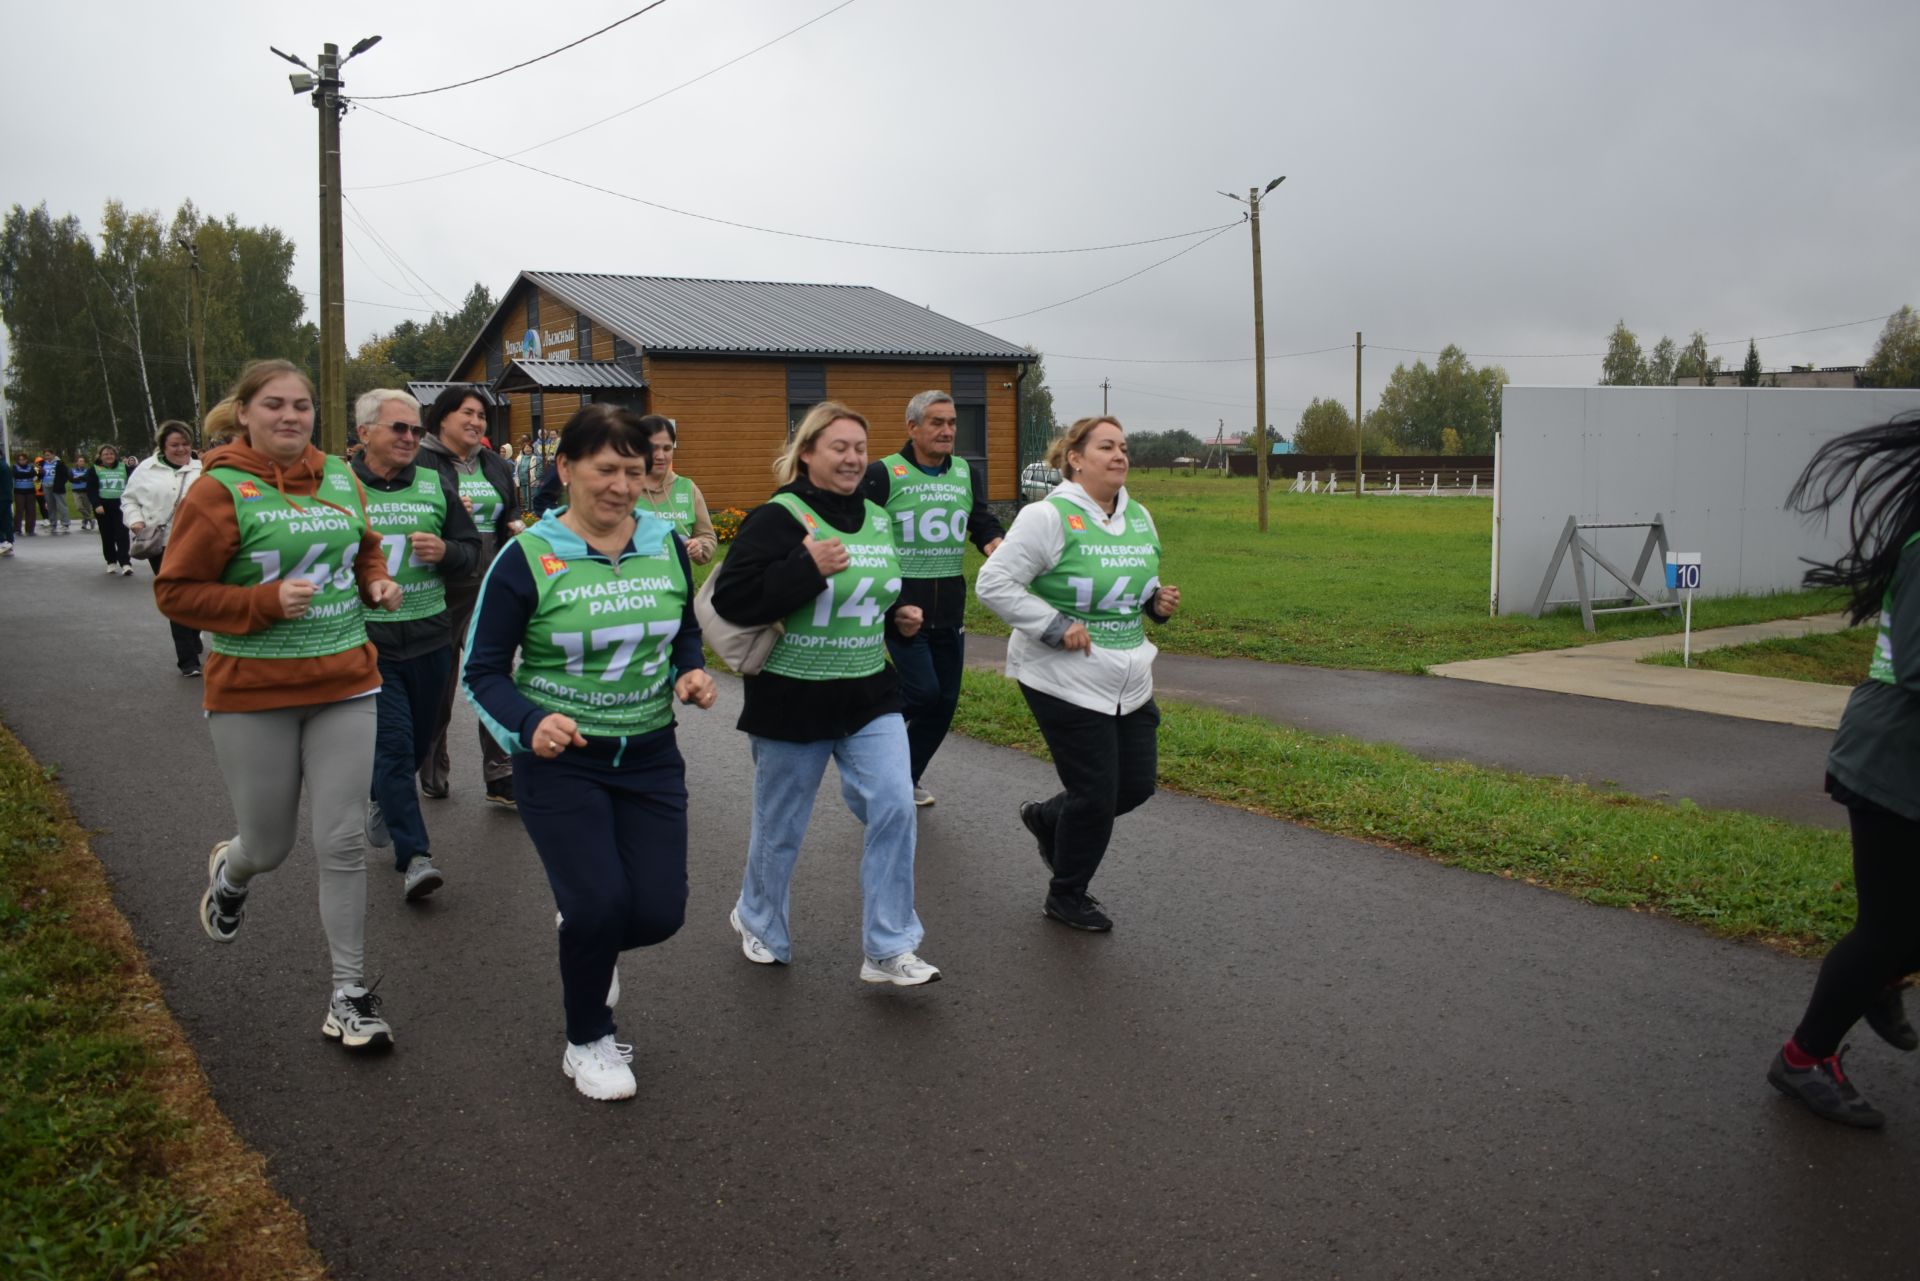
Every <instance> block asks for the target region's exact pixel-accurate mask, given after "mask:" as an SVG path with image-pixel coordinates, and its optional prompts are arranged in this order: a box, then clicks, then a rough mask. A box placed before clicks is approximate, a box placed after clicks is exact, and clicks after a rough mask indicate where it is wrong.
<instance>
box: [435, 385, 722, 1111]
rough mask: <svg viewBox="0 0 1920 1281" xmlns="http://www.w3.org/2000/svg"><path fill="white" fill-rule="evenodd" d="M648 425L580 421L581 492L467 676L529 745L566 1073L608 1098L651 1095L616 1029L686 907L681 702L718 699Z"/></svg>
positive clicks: (494, 613)
mask: <svg viewBox="0 0 1920 1281" xmlns="http://www.w3.org/2000/svg"><path fill="white" fill-rule="evenodd" d="M649 434H650V433H648V432H647V431H646V429H645V428H643V427H642V426H641V425H640V421H639V419H638V418H637V417H636V416H635V415H634V414H632V413H630V412H628V411H627V410H624V409H620V408H618V407H616V406H612V405H589V406H587V407H586V408H585V409H582V410H581V411H580V412H579V413H577V414H575V415H574V416H573V418H572V420H571V421H569V422H568V423H567V426H566V429H565V430H564V431H563V432H562V433H561V436H560V445H559V450H558V454H557V457H556V459H555V466H556V467H557V468H558V469H559V470H560V471H562V472H563V473H565V474H566V475H567V477H568V482H569V486H570V491H569V492H570V497H571V499H572V501H571V503H570V504H569V505H568V506H566V507H563V508H561V509H560V510H558V511H555V512H553V513H551V514H550V515H548V516H547V517H545V518H544V519H543V520H541V521H540V522H539V523H538V524H537V525H535V526H534V527H533V528H531V529H528V530H525V531H524V532H522V533H520V534H518V535H517V536H515V537H514V538H513V539H512V540H511V541H510V542H509V543H508V544H507V545H506V547H504V548H503V549H502V550H501V552H500V554H499V556H498V557H496V558H495V559H494V562H493V566H492V568H490V569H489V570H488V571H487V577H486V580H485V581H484V582H483V583H482V584H481V587H480V596H479V600H478V601H477V602H476V603H475V606H474V614H473V627H472V630H471V632H469V634H468V639H467V661H466V667H465V670H464V674H463V680H464V684H465V686H466V690H467V697H468V698H469V699H470V700H472V702H473V704H474V706H475V707H476V708H477V709H478V710H479V713H480V718H481V723H482V724H483V725H484V726H485V727H486V728H487V730H488V731H489V732H490V733H492V734H493V736H494V737H495V738H496V739H498V740H499V742H500V745H501V746H502V747H504V748H506V749H507V751H509V752H510V753H512V755H513V778H514V784H515V788H514V790H515V794H516V796H517V797H518V799H519V811H520V819H521V821H522V822H523V823H525V824H526V828H527V835H529V836H531V837H532V838H533V845H534V849H535V850H536V851H537V852H538V853H539V855H540V861H541V862H542V863H543V864H544V865H545V866H546V871H547V881H548V883H549V884H550V885H551V886H552V887H553V897H554V901H555V905H556V906H558V907H559V909H560V922H559V923H560V983H561V989H562V994H563V999H564V1001H565V1004H566V1013H567V1048H566V1052H565V1054H564V1055H563V1057H562V1059H561V1069H562V1071H564V1072H565V1073H566V1075H567V1076H569V1077H571V1078H572V1079H573V1081H574V1085H575V1087H576V1088H577V1089H578V1090H579V1091H580V1092H581V1093H582V1094H584V1095H586V1096H587V1097H588V1098H592V1099H624V1098H631V1097H633V1094H634V1089H635V1082H634V1078H633V1071H632V1069H631V1068H630V1067H628V1066H627V1061H628V1059H629V1058H631V1056H632V1052H633V1050H632V1047H631V1046H626V1045H621V1044H619V1043H618V1042H616V1041H615V1040H614V1031H615V1027H614V1019H613V1008H612V1007H613V1004H614V1002H615V1001H616V1000H617V999H618V992H619V975H618V971H617V969H616V968H615V967H616V965H617V963H618V961H619V956H620V953H621V952H622V951H624V950H626V949H628V948H636V947H647V946H650V945H652V944H655V943H662V942H665V941H666V940H667V939H669V938H671V937H673V935H674V934H675V933H676V932H678V931H679V929H680V926H681V924H682V923H683V922H684V920H685V918H686V907H687V783H686V763H685V761H683V760H682V759H681V756H680V748H679V746H678V745H677V744H676V742H675V740H674V723H673V704H674V703H675V702H681V703H693V704H696V705H698V706H700V707H710V706H712V705H713V700H714V685H713V678H712V677H710V676H708V675H707V673H706V670H705V667H706V663H705V659H704V658H703V657H702V654H701V648H700V627H699V624H698V623H697V622H696V621H695V620H694V614H693V567H692V565H691V563H690V562H689V561H688V559H687V548H686V544H685V543H684V542H682V541H681V539H680V537H679V535H677V534H676V533H674V531H673V526H672V525H671V524H669V523H668V522H666V521H664V520H661V519H660V518H659V517H657V516H653V515H651V514H648V513H643V512H640V511H638V510H636V504H638V503H639V502H640V497H641V492H640V490H641V486H642V485H643V484H644V482H645V479H646V475H647V473H648V472H649V471H650V470H651V469H652V457H653V455H652V451H651V448H650V445H649V441H648V436H649ZM516 653H517V654H518V655H519V658H520V661H519V663H518V664H517V665H516V664H515V662H514V656H515V654H516Z"/></svg>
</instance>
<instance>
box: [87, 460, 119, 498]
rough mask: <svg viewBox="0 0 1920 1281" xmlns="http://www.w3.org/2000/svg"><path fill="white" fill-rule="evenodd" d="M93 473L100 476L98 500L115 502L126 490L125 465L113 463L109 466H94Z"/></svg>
mask: <svg viewBox="0 0 1920 1281" xmlns="http://www.w3.org/2000/svg"><path fill="white" fill-rule="evenodd" d="M93 474H94V475H96V476H98V477H99V478H100V501H102V502H108V503H111V502H117V501H119V498H120V495H122V494H124V493H126V492H127V465H126V464H125V463H115V464H114V465H113V466H111V467H95V468H94V469H93Z"/></svg>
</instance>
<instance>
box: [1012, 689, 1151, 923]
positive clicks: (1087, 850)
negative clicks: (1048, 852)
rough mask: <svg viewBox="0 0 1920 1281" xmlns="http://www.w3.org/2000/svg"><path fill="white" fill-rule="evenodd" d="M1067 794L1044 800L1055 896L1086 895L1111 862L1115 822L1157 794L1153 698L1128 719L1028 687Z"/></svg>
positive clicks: (1026, 691) (1030, 703) (1029, 703)
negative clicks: (1050, 831) (1106, 862)
mask: <svg viewBox="0 0 1920 1281" xmlns="http://www.w3.org/2000/svg"><path fill="white" fill-rule="evenodd" d="M1020 692H1021V693H1022V694H1024V695H1026V697H1027V706H1028V707H1029V708H1031V709H1033V719H1034V720H1035V721H1037V722H1038V723H1039V725H1040V734H1041V737H1043V738H1045V739H1046V740H1047V751H1048V752H1050V753H1052V755H1053V768H1054V772H1055V773H1057V774H1058V775H1059V776H1060V783H1061V787H1062V789H1063V790H1062V791H1060V792H1058V793H1056V794H1055V795H1054V796H1052V797H1050V798H1049V799H1048V800H1046V801H1045V802H1043V803H1042V805H1041V807H1040V812H1041V818H1042V821H1043V822H1045V823H1047V824H1048V825H1050V826H1051V827H1052V828H1053V886H1052V892H1053V893H1055V894H1069V895H1071V894H1084V893H1085V892H1086V889H1087V885H1088V883H1089V882H1091V881H1092V880H1093V874H1094V873H1095V872H1097V871H1099V870H1100V860H1101V859H1103V858H1105V857H1106V854H1107V842H1108V841H1109V840H1111V839H1112V837H1113V820H1114V819H1115V818H1117V817H1119V816H1120V815H1122V814H1126V813H1128V812H1130V811H1132V810H1136V809H1138V808H1140V806H1142V805H1144V804H1145V803H1146V802H1147V799H1148V798H1149V797H1151V796H1152V795H1153V782H1154V774H1155V770H1156V769H1157V767H1158V765H1159V731H1160V709H1159V708H1158V707H1156V706H1154V703H1153V700H1152V699H1148V700H1147V701H1146V702H1145V703H1143V704H1142V705H1141V706H1139V707H1138V708H1136V709H1135V710H1133V711H1131V712H1128V713H1127V714H1126V715H1125V716H1120V715H1116V714H1114V713H1112V712H1090V711H1088V710H1087V709H1086V708H1084V707H1076V706H1075V705H1074V704H1072V703H1069V702H1067V701H1066V700H1065V699H1059V698H1055V697H1054V696H1053V695H1051V694H1043V693H1041V692H1040V691H1039V690H1037V689H1031V688H1029V687H1027V686H1025V685H1022V686H1021V687H1020Z"/></svg>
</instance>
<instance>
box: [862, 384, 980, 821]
mask: <svg viewBox="0 0 1920 1281" xmlns="http://www.w3.org/2000/svg"><path fill="white" fill-rule="evenodd" d="M959 426H960V416H959V411H958V410H956V409H955V408H954V403H953V397H952V396H949V395H948V394H947V393H946V392H944V391H923V392H921V393H920V394H919V395H918V396H915V397H914V398H913V399H912V400H910V401H908V402H907V440H906V443H905V444H903V445H902V446H901V447H900V452H899V453H897V454H891V455H889V456H887V457H885V458H882V459H880V460H879V461H878V462H874V463H869V464H868V466H867V475H866V479H865V480H864V481H863V482H862V483H861V487H860V492H861V494H862V495H863V496H864V497H865V498H866V499H868V500H869V501H870V502H874V503H877V504H879V505H880V506H882V507H884V508H886V509H887V515H888V516H889V517H891V518H892V520H893V542H894V546H895V548H897V549H898V551H899V553H900V570H901V580H902V581H901V588H900V604H902V605H918V606H919V607H920V608H921V610H922V611H923V612H924V613H925V615H926V623H925V625H924V626H922V627H921V628H920V631H919V632H918V634H916V635H915V636H913V637H911V638H910V639H903V638H902V637H901V636H900V635H899V633H898V632H897V631H895V630H894V628H893V627H892V625H891V623H889V625H888V627H887V652H888V653H889V654H890V655H891V656H892V658H893V663H894V666H895V667H897V668H899V669H900V694H901V702H902V704H903V706H902V709H901V710H902V712H903V713H904V714H905V716H906V721H907V749H908V752H909V754H910V755H911V757H912V766H913V803H914V804H915V805H931V804H933V793H931V792H929V791H927V789H926V788H924V787H922V786H921V785H920V778H921V775H922V774H923V773H924V772H925V771H926V768H927V763H928V762H929V761H931V760H932V759H933V754H934V753H935V752H937V751H939V750H940V744H941V742H942V741H944V740H945V739H946V737H947V728H948V727H949V726H950V725H952V724H953V711H954V708H955V707H957V706H958V705H959V702H960V677H961V673H962V671H963V670H964V668H965V666H966V612H967V578H966V575H965V573H963V572H962V567H963V565H964V562H965V557H966V544H967V540H968V539H969V538H971V539H972V540H973V545H974V546H975V547H978V548H979V549H980V553H981V555H983V556H991V555H993V550H994V548H996V547H998V546H999V545H1000V538H1001V536H1002V535H1003V534H1004V533H1005V532H1006V531H1005V530H1003V529H1002V528H1001V527H1000V521H999V519H998V518H997V517H996V516H995V515H994V514H993V511H992V509H990V508H989V507H988V506H987V496H986V495H987V478H986V476H985V475H984V474H980V473H976V472H974V471H973V469H972V468H970V467H969V466H968V465H967V461H966V459H964V458H957V457H955V456H954V452H953V444H954V437H955V435H956V433H957V431H958V429H959Z"/></svg>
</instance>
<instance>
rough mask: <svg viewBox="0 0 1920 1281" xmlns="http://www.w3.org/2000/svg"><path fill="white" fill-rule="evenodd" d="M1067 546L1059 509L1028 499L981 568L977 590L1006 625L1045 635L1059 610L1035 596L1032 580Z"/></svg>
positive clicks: (1035, 635) (1035, 637) (1036, 635)
mask: <svg viewBox="0 0 1920 1281" xmlns="http://www.w3.org/2000/svg"><path fill="white" fill-rule="evenodd" d="M1066 547H1067V539H1066V533H1065V531H1064V530H1062V529H1061V527H1060V511H1059V509H1058V508H1056V507H1055V506H1054V505H1053V504H1052V503H1044V502H1043V503H1028V504H1027V505H1026V506H1025V507H1022V508H1021V509H1020V514H1019V515H1018V516H1016V517H1014V520H1013V528H1012V529H1009V530H1008V531H1007V536H1006V539H1005V540H1004V541H1003V542H1002V543H1001V544H1000V546H999V547H997V548H995V549H994V553H993V555H991V556H989V557H987V561H986V564H984V565H982V566H981V567H980V573H979V574H978V575H977V576H976V577H975V579H974V584H973V591H974V595H976V596H978V597H979V598H980V603H981V604H982V605H985V606H986V607H987V608H988V609H990V610H992V611H993V612H994V613H995V614H997V615H998V616H999V617H1000V621H1001V622H1003V623H1005V624H1006V625H1007V626H1008V627H1011V628H1013V629H1014V630H1015V631H1017V632H1022V633H1025V634H1026V635H1027V636H1029V637H1031V638H1032V639H1033V640H1035V641H1039V640H1041V639H1042V638H1043V637H1044V636H1045V634H1046V632H1047V630H1048V629H1049V628H1050V627H1052V626H1053V623H1054V620H1055V619H1057V618H1059V617H1060V612H1059V611H1058V610H1056V609H1055V608H1054V607H1053V606H1051V605H1049V604H1047V602H1045V601H1043V600H1041V599H1040V598H1039V597H1038V596H1036V595H1034V594H1033V592H1032V591H1031V590H1029V588H1028V584H1030V583H1031V582H1033V580H1034V579H1036V578H1038V577H1039V576H1040V575H1042V574H1044V573H1046V572H1047V571H1048V570H1050V569H1052V568H1053V567H1054V566H1055V565H1057V564H1059V563H1060V556H1061V553H1063V552H1064V551H1066Z"/></svg>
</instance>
